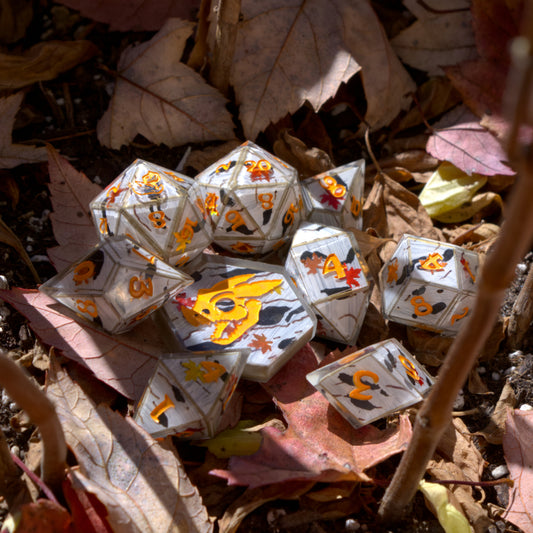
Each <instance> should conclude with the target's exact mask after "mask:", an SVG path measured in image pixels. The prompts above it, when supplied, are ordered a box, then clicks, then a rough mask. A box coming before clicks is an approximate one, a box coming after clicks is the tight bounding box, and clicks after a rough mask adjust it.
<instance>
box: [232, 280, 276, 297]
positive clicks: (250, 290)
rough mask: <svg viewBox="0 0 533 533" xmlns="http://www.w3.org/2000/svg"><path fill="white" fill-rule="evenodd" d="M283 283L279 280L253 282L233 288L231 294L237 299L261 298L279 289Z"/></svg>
mask: <svg viewBox="0 0 533 533" xmlns="http://www.w3.org/2000/svg"><path fill="white" fill-rule="evenodd" d="M282 283H283V280H281V279H267V280H264V281H253V282H252V283H240V284H239V285H236V286H235V289H234V291H233V293H234V294H235V296H237V297H238V298H250V297H252V296H263V295H264V294H267V293H268V292H270V291H272V290H274V289H275V288H276V287H279V286H280V285H281V284H282Z"/></svg>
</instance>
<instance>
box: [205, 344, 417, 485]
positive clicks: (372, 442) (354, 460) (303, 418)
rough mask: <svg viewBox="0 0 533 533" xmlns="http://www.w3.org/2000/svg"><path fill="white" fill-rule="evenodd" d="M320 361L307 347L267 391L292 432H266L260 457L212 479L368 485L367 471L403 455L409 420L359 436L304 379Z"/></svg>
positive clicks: (235, 462) (235, 460)
mask: <svg viewBox="0 0 533 533" xmlns="http://www.w3.org/2000/svg"><path fill="white" fill-rule="evenodd" d="M316 361H317V360H316V355H315V354H314V353H313V350H312V348H311V347H310V346H309V345H306V346H305V347H304V348H302V349H301V350H300V351H299V352H298V353H297V354H296V355H295V356H294V357H293V358H292V359H291V360H290V361H289V362H288V363H287V364H286V365H285V366H284V367H283V368H282V369H281V370H280V372H278V373H277V374H276V375H275V376H274V378H272V379H271V380H270V381H269V382H268V383H266V384H265V385H264V387H265V388H266V390H267V391H268V392H269V393H270V394H272V395H273V396H274V401H275V403H276V404H277V405H278V407H279V408H280V409H281V410H282V411H283V415H284V417H285V419H286V420H287V423H288V428H287V429H286V430H285V431H284V432H282V431H280V430H279V429H277V428H274V427H269V428H265V429H262V430H261V434H262V436H263V441H262V444H261V447H260V449H259V451H258V452H256V453H255V454H253V455H249V456H244V457H232V458H231V459H230V462H229V470H212V471H211V473H212V474H214V475H216V476H219V477H223V478H225V479H227V481H228V483H229V484H230V485H249V486H250V487H251V488H253V487H259V486H263V485H268V484H270V483H278V482H287V481H295V480H313V481H323V482H335V481H341V480H352V481H353V480H357V481H369V480H370V478H369V477H368V475H367V474H365V470H366V469H368V468H370V467H372V466H374V465H376V464H378V463H380V462H381V461H384V460H385V459H387V458H388V457H390V456H391V455H393V454H395V453H398V452H400V451H402V450H403V449H405V447H406V446H407V443H408V441H409V438H410V435H411V426H410V423H409V421H408V419H407V417H405V416H402V417H401V418H400V425H399V427H397V428H391V429H388V430H383V431H381V430H378V429H377V428H376V427H374V426H372V425H367V426H364V427H362V428H360V429H358V430H355V429H354V428H353V427H352V426H351V425H350V424H349V423H348V422H347V421H346V420H345V419H344V418H343V417H342V416H341V415H340V414H339V413H337V412H336V411H335V410H334V409H331V406H330V404H329V402H328V401H327V400H326V399H325V398H324V397H323V396H322V394H321V393H320V392H318V391H317V390H316V389H314V388H313V387H312V386H311V385H310V384H309V383H308V382H307V380H306V379H305V376H306V374H308V373H309V372H311V371H312V370H314V369H315V368H316V367H317V362H316Z"/></svg>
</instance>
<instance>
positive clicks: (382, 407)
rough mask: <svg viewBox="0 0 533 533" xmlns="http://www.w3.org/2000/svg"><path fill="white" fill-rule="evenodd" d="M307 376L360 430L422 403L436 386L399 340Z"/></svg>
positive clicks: (380, 345)
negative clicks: (389, 415) (433, 386)
mask: <svg viewBox="0 0 533 533" xmlns="http://www.w3.org/2000/svg"><path fill="white" fill-rule="evenodd" d="M306 377H307V380H308V381H309V382H310V383H311V384H312V385H313V386H314V387H315V388H316V389H318V390H319V391H320V392H321V393H322V394H323V395H324V396H325V397H326V398H327V400H328V401H329V402H330V403H331V405H333V407H335V409H337V411H339V413H341V415H343V416H344V417H345V418H346V419H347V420H348V421H349V422H350V423H351V424H352V425H353V426H354V427H356V428H358V427H361V426H364V425H365V424H369V423H370V422H374V421H375V420H378V419H379V418H382V417H384V416H386V415H388V414H391V413H393V412H395V411H399V410H401V409H405V408H406V407H409V406H410V405H413V404H415V403H418V402H419V401H420V400H422V399H423V396H424V395H425V394H426V393H427V392H428V391H429V389H430V387H431V386H432V384H433V380H432V378H431V376H429V375H428V374H427V373H426V371H425V370H424V369H423V368H422V366H421V365H420V364H418V363H417V362H416V361H415V360H414V359H413V357H412V355H411V354H410V353H409V352H408V351H407V350H406V349H405V348H404V347H403V346H402V345H401V344H400V343H399V342H398V341H397V340H396V339H388V340H386V341H383V342H379V343H377V344H373V345H372V346H368V347H367V348H364V349H363V350H359V351H356V352H354V353H352V354H349V355H346V356H345V357H343V358H341V359H339V360H338V361H335V362H334V363H331V364H329V365H326V366H324V367H322V368H319V369H317V370H315V371H314V372H311V373H309V374H307V376H306Z"/></svg>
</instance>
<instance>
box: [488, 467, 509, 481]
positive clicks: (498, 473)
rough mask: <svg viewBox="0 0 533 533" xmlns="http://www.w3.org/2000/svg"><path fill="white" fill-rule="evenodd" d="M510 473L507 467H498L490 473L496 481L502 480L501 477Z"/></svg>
mask: <svg viewBox="0 0 533 533" xmlns="http://www.w3.org/2000/svg"><path fill="white" fill-rule="evenodd" d="M508 473H509V469H508V468H507V466H505V465H500V466H496V467H494V468H493V469H492V470H491V471H490V475H491V476H492V477H493V478H494V479H500V478H501V477H504V476H506V475H507V474H508Z"/></svg>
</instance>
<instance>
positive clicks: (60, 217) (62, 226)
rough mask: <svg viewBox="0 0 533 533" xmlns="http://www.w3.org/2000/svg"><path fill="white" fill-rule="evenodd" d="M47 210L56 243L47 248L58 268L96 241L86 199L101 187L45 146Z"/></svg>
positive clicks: (60, 268) (68, 262)
mask: <svg viewBox="0 0 533 533" xmlns="http://www.w3.org/2000/svg"><path fill="white" fill-rule="evenodd" d="M48 171H49V174H50V183H49V185H48V188H49V189H50V201H51V202H52V208H53V212H52V213H50V220H51V222H52V229H53V231H54V237H55V239H56V241H57V242H58V243H59V246H56V247H54V248H50V249H48V256H49V257H50V260H51V261H52V264H53V265H54V266H55V267H56V269H57V270H58V271H61V270H63V269H64V268H66V267H68V266H70V265H71V264H72V263H73V262H74V261H76V260H78V259H79V258H80V257H81V256H83V255H84V254H85V253H87V252H88V250H89V249H90V248H92V247H93V246H94V245H96V243H97V242H98V235H97V231H96V228H95V227H94V224H93V220H92V218H91V214H90V210H89V203H90V202H91V200H92V199H93V198H94V197H95V196H96V195H97V194H98V193H99V192H100V191H101V190H102V188H101V187H100V186H99V185H96V183H93V182H92V181H91V180H89V179H88V178H87V176H85V174H83V173H82V172H78V171H77V170H76V169H75V168H74V167H73V166H72V165H71V164H70V163H69V162H68V161H67V160H66V159H65V158H64V157H61V156H60V155H59V153H58V152H57V151H56V150H55V149H54V148H52V147H51V146H48Z"/></svg>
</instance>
